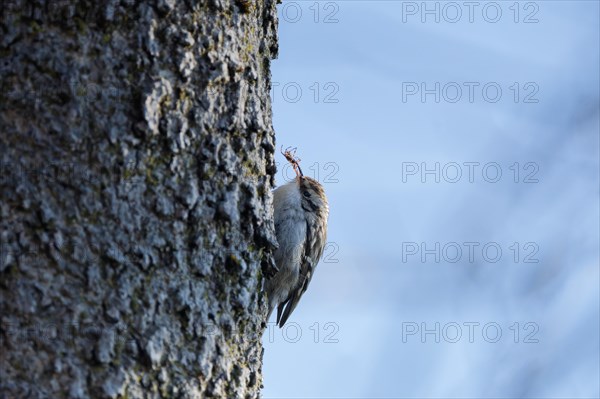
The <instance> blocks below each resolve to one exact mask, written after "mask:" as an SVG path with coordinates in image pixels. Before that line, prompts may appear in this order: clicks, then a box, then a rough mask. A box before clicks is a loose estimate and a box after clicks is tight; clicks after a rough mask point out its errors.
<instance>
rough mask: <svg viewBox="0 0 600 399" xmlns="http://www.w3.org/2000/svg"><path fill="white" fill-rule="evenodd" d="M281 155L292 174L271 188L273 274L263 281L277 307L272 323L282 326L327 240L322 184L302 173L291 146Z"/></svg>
mask: <svg viewBox="0 0 600 399" xmlns="http://www.w3.org/2000/svg"><path fill="white" fill-rule="evenodd" d="M282 154H283V155H284V156H285V158H286V159H287V160H288V161H289V162H290V163H291V164H292V166H293V168H294V171H295V172H296V177H295V178H294V179H293V180H292V181H290V182H289V183H287V184H284V185H282V186H280V187H278V188H277V189H275V190H274V191H273V216H274V221H275V236H276V238H277V243H278V244H279V247H278V248H277V249H276V250H275V253H274V258H275V264H276V266H277V268H278V269H279V270H278V271H277V273H275V275H274V276H273V277H271V278H270V279H269V280H267V282H266V284H265V288H266V293H267V298H268V306H269V311H268V314H267V319H266V320H267V322H268V320H269V318H270V317H271V313H272V312H273V310H274V309H275V307H277V320H276V325H277V326H279V327H280V328H281V327H283V326H284V324H285V323H286V321H287V320H288V318H289V317H290V315H291V314H292V312H293V311H294V309H295V308H296V306H297V305H298V302H299V301H300V298H301V297H302V295H303V294H304V293H305V292H306V289H307V288H308V285H309V284H310V281H311V279H312V277H313V275H314V272H315V268H316V266H317V263H319V259H320V258H321V256H322V255H323V249H324V248H325V243H326V242H327V220H328V218H329V203H328V201H327V197H326V195H325V190H324V189H323V186H322V185H321V184H320V183H319V182H318V181H317V180H315V179H313V178H311V177H308V176H304V175H303V174H302V169H300V165H299V162H300V159H297V158H296V157H295V149H294V150H293V152H292V151H291V150H289V149H288V150H286V151H285V152H283V150H282Z"/></svg>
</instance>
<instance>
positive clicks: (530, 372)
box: [263, 1, 600, 398]
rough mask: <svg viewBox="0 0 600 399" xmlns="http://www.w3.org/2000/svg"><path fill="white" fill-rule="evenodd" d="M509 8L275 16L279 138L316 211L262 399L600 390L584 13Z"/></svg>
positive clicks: (594, 116)
mask: <svg viewBox="0 0 600 399" xmlns="http://www.w3.org/2000/svg"><path fill="white" fill-rule="evenodd" d="M515 3H516V2H514V1H508V2H502V1H500V2H474V3H473V7H474V8H473V9H472V10H469V8H468V6H465V5H464V2H456V3H452V4H451V5H448V3H447V2H431V1H430V2H427V3H426V7H427V9H428V10H434V11H433V13H427V12H426V10H424V9H423V3H422V2H401V1H368V2H367V1H334V2H314V1H296V2H289V1H284V3H283V4H280V5H279V6H278V8H279V17H280V20H279V44H280V53H279V58H278V59H277V60H275V61H274V62H273V65H272V74H273V76H272V78H273V82H274V90H273V93H272V101H273V112H274V127H275V131H276V134H277V144H278V146H281V145H283V146H284V147H287V146H296V147H298V155H299V156H300V157H301V158H302V166H303V170H304V172H305V174H309V175H313V176H314V177H317V178H319V180H320V181H321V182H322V183H323V184H324V186H325V189H326V191H327V194H328V197H329V201H330V206H331V215H330V220H329V242H330V245H329V246H328V247H327V248H326V251H325V256H324V257H325V259H324V260H323V261H322V262H321V263H320V265H319V267H318V269H317V271H316V274H315V277H314V279H313V281H312V283H311V286H310V287H309V290H308V291H307V293H306V294H305V296H304V297H303V299H302V301H301V303H300V304H299V306H298V308H297V309H296V310H295V312H294V314H293V315H292V317H291V318H290V321H289V322H288V327H287V328H286V329H284V330H279V329H277V330H275V329H274V328H273V329H272V330H269V331H267V333H266V334H265V337H264V339H263V341H264V343H265V347H266V349H265V356H264V385H265V389H264V392H263V393H264V396H265V397H266V398H275V397H277V398H296V397H319V398H321V397H326V398H333V397H354V398H366V397H390V398H392V397H403V398H408V397H432V398H433V397H490V398H491V397H582V398H588V397H598V396H599V395H600V387H599V380H598V375H599V373H600V368H599V351H600V346H599V340H600V336H599V317H600V316H599V311H600V310H599V303H600V293H599V283H600V280H599V247H598V246H599V225H598V223H599V218H600V216H599V203H598V202H599V192H598V191H599V176H598V171H599V101H600V94H599V78H598V71H599V70H600V62H599V47H600V43H599V37H600V32H599V27H600V23H599V8H598V2H595V1H541V2H518V3H516V5H515ZM436 7H437V11H436ZM484 10H485V12H484ZM498 10H499V11H500V14H498V13H497V11H498ZM470 11H472V14H471V16H470V15H469V12H470ZM457 12H460V15H461V16H460V18H459V17H458V15H459V14H457ZM436 13H437V15H436ZM436 17H438V18H439V21H436ZM470 17H471V21H470ZM454 20H457V22H452V21H454ZM424 91H425V94H424V95H423V92H424ZM278 161H279V164H280V165H283V164H284V162H285V161H284V159H283V157H281V156H279V157H278ZM276 180H277V183H278V184H282V183H284V182H285V181H286V176H285V174H284V169H283V168H280V172H279V173H278V174H277V178H276ZM459 251H460V252H459ZM436 257H437V258H439V260H438V259H436ZM290 323H291V324H290ZM438 341H439V342H438Z"/></svg>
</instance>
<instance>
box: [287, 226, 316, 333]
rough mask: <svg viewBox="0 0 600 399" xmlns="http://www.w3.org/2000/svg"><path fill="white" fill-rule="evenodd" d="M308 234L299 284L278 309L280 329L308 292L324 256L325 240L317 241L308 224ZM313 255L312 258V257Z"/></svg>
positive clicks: (301, 262)
mask: <svg viewBox="0 0 600 399" xmlns="http://www.w3.org/2000/svg"><path fill="white" fill-rule="evenodd" d="M306 233H307V234H306V241H305V242H304V249H303V251H302V257H301V260H300V274H299V276H298V283H297V284H296V286H295V287H294V288H293V289H292V291H291V292H290V294H289V295H288V297H287V299H286V300H285V301H284V302H282V303H280V304H279V306H278V307H277V325H278V326H279V327H283V325H284V324H285V322H286V321H287V319H288V318H289V317H290V315H291V314H292V312H293V311H294V309H295V308H296V306H297V305H298V302H299V301H300V298H301V297H302V295H303V294H304V293H305V292H306V289H307V288H308V285H309V284H310V280H311V279H312V276H313V274H314V271H315V268H316V266H317V263H318V262H319V259H320V258H321V255H322V254H323V248H324V246H325V243H324V240H323V241H321V240H318V239H317V237H316V236H315V235H314V234H315V233H316V232H314V231H312V229H311V228H310V226H309V224H308V223H307V224H306ZM311 254H312V257H311V256H310V255H311Z"/></svg>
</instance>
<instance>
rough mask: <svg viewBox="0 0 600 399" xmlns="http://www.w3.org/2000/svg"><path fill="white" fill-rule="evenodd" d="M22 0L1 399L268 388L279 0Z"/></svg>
mask: <svg viewBox="0 0 600 399" xmlns="http://www.w3.org/2000/svg"><path fill="white" fill-rule="evenodd" d="M100 3H101V4H98V2H95V1H87V0H86V1H78V2H75V1H70V0H66V1H61V0H48V1H31V2H27V1H16V0H15V1H12V0H8V2H7V1H6V0H5V1H4V2H3V4H2V15H1V19H0V22H1V23H0V28H1V33H0V76H1V79H2V81H1V82H2V87H1V90H0V129H1V131H0V133H1V134H0V150H1V154H0V161H1V164H0V165H1V168H2V169H1V177H0V195H1V202H0V214H1V221H0V229H1V231H0V233H1V236H0V239H1V241H0V243H1V247H0V248H1V251H0V276H1V280H0V293H1V298H0V311H1V315H0V317H1V320H0V321H1V331H0V340H1V346H0V352H1V353H0V357H1V358H0V363H1V364H0V393H1V394H0V397H6V398H38V397H39V398H67V397H69V398H71V397H72V398H88V397H89V398H100V397H119V396H121V397H130V398H131V397H136V398H137V397H149V398H154V397H185V398H188V397H198V398H200V397H207V396H215V397H227V398H232V397H257V396H259V393H260V388H261V382H262V375H261V364H262V345H261V341H260V336H261V333H262V327H261V324H262V323H263V321H264V320H263V319H264V317H265V300H264V298H263V294H262V293H261V289H262V279H263V276H264V275H268V274H271V273H273V271H274V264H273V261H272V251H273V248H274V246H275V245H276V240H275V236H274V229H273V221H272V205H271V188H272V185H273V176H274V172H275V164H274V133H273V129H272V125H271V104H270V99H269V90H270V85H271V83H270V71H269V67H270V59H271V58H273V57H275V56H276V52H277V36H276V26H277V20H276V9H275V3H274V1H272V0H266V2H262V1H256V2H254V1H252V2H251V1H246V0H237V1H234V0H209V1H207V0H204V1H192V0H187V1H175V0H153V1H150V2H139V1H135V2H134V1H133V0H120V1H119V0H113V1H100Z"/></svg>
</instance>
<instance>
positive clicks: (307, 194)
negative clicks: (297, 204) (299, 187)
mask: <svg viewBox="0 0 600 399" xmlns="http://www.w3.org/2000/svg"><path fill="white" fill-rule="evenodd" d="M302 195H304V196H305V197H306V198H308V197H310V193H309V192H308V191H304V192H303V193H302Z"/></svg>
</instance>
